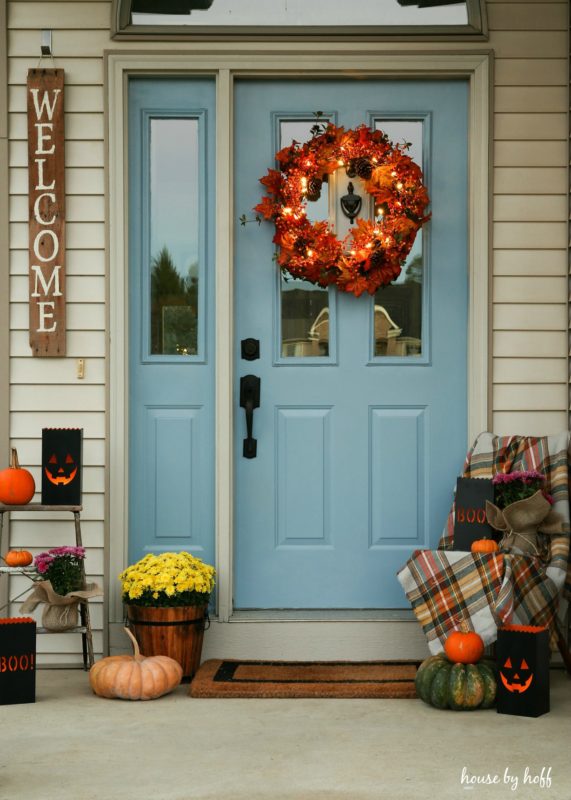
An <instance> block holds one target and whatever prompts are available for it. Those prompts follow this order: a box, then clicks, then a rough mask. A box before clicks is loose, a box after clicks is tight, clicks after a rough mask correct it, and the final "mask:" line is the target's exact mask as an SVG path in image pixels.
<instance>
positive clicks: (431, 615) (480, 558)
mask: <svg viewBox="0 0 571 800" xmlns="http://www.w3.org/2000/svg"><path fill="white" fill-rule="evenodd" d="M568 462H569V433H564V434H560V435H558V436H545V437H531V436H502V437H500V436H494V435H493V434H491V433H481V434H480V435H479V436H478V438H477V439H476V442H475V443H474V445H473V447H472V449H471V450H470V452H469V453H468V456H467V458H466V463H465V465H464V472H463V475H464V477H466V478H478V477H479V478H492V477H493V476H494V475H495V474H496V473H497V472H512V471H516V470H537V471H538V472H542V473H543V474H544V475H545V476H546V488H547V490H548V491H549V492H550V493H551V494H552V495H553V498H554V509H555V510H556V511H557V512H558V513H559V514H560V515H561V517H562V519H563V530H564V533H563V535H561V536H553V537H551V553H550V560H549V563H544V562H542V561H540V559H538V558H537V557H531V556H522V555H516V554H511V553H507V554H502V553H482V554H480V553H466V552H459V551H454V550H453V549H452V546H453V535H454V512H455V509H454V505H452V509H451V511H450V514H449V516H448V520H447V523H446V526H445V528H444V532H443V534H442V538H441V539H440V542H439V545H438V550H417V551H415V552H414V553H413V554H412V557H411V558H410V559H409V560H408V561H407V563H406V564H405V566H404V567H403V568H402V569H401V570H400V572H399V573H398V576H397V577H398V579H399V581H400V583H401V585H402V587H403V589H404V591H405V593H406V596H407V598H408V600H409V601H410V603H411V605H412V608H413V611H414V613H415V615H416V618H417V619H418V621H419V622H420V624H421V625H422V628H423V630H424V633H425V635H426V638H427V640H428V646H429V649H430V651H431V652H432V653H439V652H441V651H442V649H443V643H444V641H445V640H446V638H447V636H448V635H449V633H450V631H451V630H453V629H455V628H458V625H459V623H460V621H462V620H466V621H467V622H468V623H469V624H470V626H471V627H472V628H473V629H474V630H475V631H477V632H478V633H479V634H480V636H481V637H482V638H483V640H484V643H485V644H491V643H492V642H494V641H495V640H496V633H497V627H498V625H501V624H507V623H517V624H525V625H545V626H547V627H550V628H551V627H552V626H553V624H554V622H555V615H556V614H557V612H558V610H559V612H560V613H561V612H562V611H563V605H566V600H568V599H570V598H571V563H570V552H569V550H570V548H569V531H570V526H569V468H568ZM561 598H564V602H563V603H562V602H561Z"/></svg>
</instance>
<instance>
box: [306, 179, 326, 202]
mask: <svg viewBox="0 0 571 800" xmlns="http://www.w3.org/2000/svg"><path fill="white" fill-rule="evenodd" d="M322 186H323V181H322V180H321V178H310V179H309V180H308V182H307V199H308V200H310V201H311V202H313V203H314V202H315V201H316V200H319V198H320V197H321V187H322Z"/></svg>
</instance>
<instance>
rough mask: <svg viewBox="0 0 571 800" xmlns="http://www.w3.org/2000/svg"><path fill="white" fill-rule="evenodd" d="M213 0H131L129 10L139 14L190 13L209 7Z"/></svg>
mask: <svg viewBox="0 0 571 800" xmlns="http://www.w3.org/2000/svg"><path fill="white" fill-rule="evenodd" d="M213 2H214V0H133V3H132V4H131V11H134V12H137V13H139V14H190V13H191V12H192V11H198V10H201V11H203V10H206V9H207V8H210V6H211V5H212V3H213Z"/></svg>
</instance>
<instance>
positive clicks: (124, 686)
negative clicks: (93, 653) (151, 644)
mask: <svg viewBox="0 0 571 800" xmlns="http://www.w3.org/2000/svg"><path fill="white" fill-rule="evenodd" d="M124 630H125V632H126V634H127V636H129V638H130V639H131V641H132V643H133V649H134V651H135V653H134V655H132V656H109V657H108V658H102V659H101V661H97V662H96V663H95V664H94V665H93V666H92V667H91V669H90V671H89V683H90V684H91V688H92V689H93V691H94V692H95V694H97V695H99V697H116V698H119V699H120V700H154V699H155V698H157V697H161V696H162V695H163V694H168V692H172V690H173V689H174V688H175V687H176V686H178V685H179V683H180V682H181V680H182V667H181V665H180V664H179V663H178V661H175V660H174V658H169V656H149V657H146V656H143V655H141V653H140V651H139V645H138V643H137V640H136V639H135V637H134V636H133V634H132V633H131V631H130V630H128V628H125V629H124Z"/></svg>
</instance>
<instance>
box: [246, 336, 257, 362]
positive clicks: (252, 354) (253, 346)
mask: <svg viewBox="0 0 571 800" xmlns="http://www.w3.org/2000/svg"><path fill="white" fill-rule="evenodd" d="M241 345H242V358H243V359H245V360H246V361H255V360H256V359H257V358H259V357H260V340H259V339H242V342H241Z"/></svg>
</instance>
